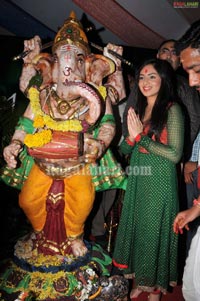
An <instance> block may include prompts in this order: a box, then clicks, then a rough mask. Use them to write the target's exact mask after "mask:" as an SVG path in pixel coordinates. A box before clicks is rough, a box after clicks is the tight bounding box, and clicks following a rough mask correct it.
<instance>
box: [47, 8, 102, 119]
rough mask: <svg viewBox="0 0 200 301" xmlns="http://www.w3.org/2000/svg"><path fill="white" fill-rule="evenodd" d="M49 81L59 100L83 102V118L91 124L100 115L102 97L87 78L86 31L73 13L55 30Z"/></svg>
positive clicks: (87, 49) (87, 45)
mask: <svg viewBox="0 0 200 301" xmlns="http://www.w3.org/2000/svg"><path fill="white" fill-rule="evenodd" d="M52 52H53V64H52V81H53V83H54V86H55V91H56V93H57V94H58V95H59V97H60V98H61V99H64V100H74V99H79V98H84V99H85V100H86V101H85V102H86V104H87V105H86V108H88V110H87V112H86V121H87V122H88V123H89V124H94V123H95V122H96V121H97V120H98V118H99V117H100V114H101V109H102V100H101V97H100V96H99V94H98V93H97V92H96V90H95V89H94V88H93V87H91V86H90V85H88V84H87V83H86V82H85V81H86V68H85V61H86V58H87V56H88V54H89V53H90V48H89V44H88V40H87V37H86V34H85V33H84V30H83V27H82V25H81V23H80V22H79V21H78V20H77V19H76V16H75V14H74V12H72V13H71V14H70V17H69V18H68V19H67V20H66V21H65V23H64V25H63V27H61V29H60V30H59V31H58V33H57V35H56V37H55V39H54V43H53V47H52Z"/></svg>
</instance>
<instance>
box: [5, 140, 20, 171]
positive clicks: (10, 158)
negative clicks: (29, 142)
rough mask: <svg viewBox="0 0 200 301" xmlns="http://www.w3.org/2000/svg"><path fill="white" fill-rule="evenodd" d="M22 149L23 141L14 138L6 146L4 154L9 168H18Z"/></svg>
mask: <svg viewBox="0 0 200 301" xmlns="http://www.w3.org/2000/svg"><path fill="white" fill-rule="evenodd" d="M21 150H22V143H20V141H19V142H18V140H13V141H12V142H11V144H9V145H8V146H6V147H5V148H4V150H3V156H4V159H5V161H6V163H7V165H8V167H9V168H16V166H17V157H18V155H19V153H20V151H21Z"/></svg>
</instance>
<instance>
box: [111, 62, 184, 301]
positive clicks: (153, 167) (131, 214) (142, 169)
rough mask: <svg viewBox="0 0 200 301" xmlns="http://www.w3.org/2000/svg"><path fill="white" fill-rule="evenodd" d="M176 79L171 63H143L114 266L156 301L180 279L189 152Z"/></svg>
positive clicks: (125, 148)
mask: <svg viewBox="0 0 200 301" xmlns="http://www.w3.org/2000/svg"><path fill="white" fill-rule="evenodd" d="M173 83H174V72H173V69H172V67H171V66H170V65H169V64H168V63H167V62H165V61H162V60H158V59H152V60H148V61H145V62H144V63H143V64H142V66H141V67H140V68H139V69H138V72H137V73H136V78H135V84H134V87H133V91H134V92H135V95H134V97H133V102H134V106H133V107H134V108H133V107H130V109H129V110H128V116H127V125H128V131H127V134H126V136H125V138H124V140H123V141H122V143H121V145H120V149H121V151H122V153H124V154H130V165H129V171H128V183H127V189H126V192H125V196H124V201H123V207H122V213H121V216H120V221H119V226H118V231H117V236H116V241H115V248H114V253H113V265H114V266H115V267H118V268H119V269H121V270H123V272H124V274H125V277H129V278H131V279H133V289H132V290H131V292H130V298H131V299H132V300H136V299H137V297H138V296H139V295H140V294H141V293H142V292H143V291H146V292H149V300H150V301H158V300H160V297H161V293H164V294H165V293H166V292H167V288H168V286H169V285H171V286H175V285H176V282H177V248H178V237H176V235H175V233H173V231H172V228H171V225H172V223H173V220H174V217H175V216H176V214H177V212H178V210H179V200H178V185H177V173H176V164H177V163H178V162H179V161H180V159H181V156H182V151H183V139H184V118H183V112H182V109H181V107H180V105H179V104H178V103H176V101H177V98H176V96H175V92H174V85H173Z"/></svg>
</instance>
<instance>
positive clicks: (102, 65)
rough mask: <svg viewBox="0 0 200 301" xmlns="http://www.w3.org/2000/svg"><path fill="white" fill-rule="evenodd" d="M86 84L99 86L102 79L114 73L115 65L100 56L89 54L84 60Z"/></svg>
mask: <svg viewBox="0 0 200 301" xmlns="http://www.w3.org/2000/svg"><path fill="white" fill-rule="evenodd" d="M85 72H86V83H90V84H93V85H95V86H101V85H102V82H103V79H104V78H105V77H107V76H108V75H110V74H112V73H113V72H115V63H114V62H113V61H112V60H111V59H109V58H107V57H105V56H104V55H101V54H93V53H92V54H89V55H88V56H87V57H86V60H85Z"/></svg>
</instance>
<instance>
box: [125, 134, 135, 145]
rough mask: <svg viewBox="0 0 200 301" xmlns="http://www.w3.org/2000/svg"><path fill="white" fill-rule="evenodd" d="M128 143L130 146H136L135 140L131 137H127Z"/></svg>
mask: <svg viewBox="0 0 200 301" xmlns="http://www.w3.org/2000/svg"><path fill="white" fill-rule="evenodd" d="M126 143H127V144H128V145H130V146H133V145H134V144H135V139H134V138H132V137H130V136H127V137H126Z"/></svg>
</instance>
